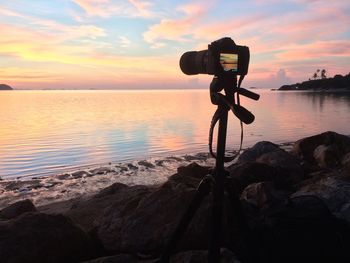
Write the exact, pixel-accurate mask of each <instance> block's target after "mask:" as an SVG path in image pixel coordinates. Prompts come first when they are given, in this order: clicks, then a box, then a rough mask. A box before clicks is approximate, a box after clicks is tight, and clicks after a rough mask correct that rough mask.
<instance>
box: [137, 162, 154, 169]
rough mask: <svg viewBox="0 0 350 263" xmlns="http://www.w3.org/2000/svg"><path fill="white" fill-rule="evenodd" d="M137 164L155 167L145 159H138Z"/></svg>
mask: <svg viewBox="0 0 350 263" xmlns="http://www.w3.org/2000/svg"><path fill="white" fill-rule="evenodd" d="M138 164H139V165H142V166H145V167H147V168H154V167H155V166H154V164H153V163H150V162H147V161H139V162H138Z"/></svg>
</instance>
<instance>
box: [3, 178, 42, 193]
mask: <svg viewBox="0 0 350 263" xmlns="http://www.w3.org/2000/svg"><path fill="white" fill-rule="evenodd" d="M41 187H43V184H41V182H40V180H28V181H12V182H10V183H7V184H6V186H5V189H6V190H10V191H16V190H17V191H20V190H22V189H27V190H32V189H38V188H41Z"/></svg>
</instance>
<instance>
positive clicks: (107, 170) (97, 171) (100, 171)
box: [82, 167, 113, 176]
mask: <svg viewBox="0 0 350 263" xmlns="http://www.w3.org/2000/svg"><path fill="white" fill-rule="evenodd" d="M82 172H83V173H84V171H82ZM110 172H113V170H111V169H110V168H108V167H100V168H95V169H92V170H90V171H89V173H90V174H91V175H89V176H93V175H102V174H106V173H110Z"/></svg>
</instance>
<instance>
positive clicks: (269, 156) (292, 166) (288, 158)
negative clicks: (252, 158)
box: [256, 149, 304, 184]
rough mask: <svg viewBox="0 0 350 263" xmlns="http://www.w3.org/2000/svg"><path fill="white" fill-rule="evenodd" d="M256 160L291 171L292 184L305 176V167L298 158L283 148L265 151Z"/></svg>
mask: <svg viewBox="0 0 350 263" xmlns="http://www.w3.org/2000/svg"><path fill="white" fill-rule="evenodd" d="M256 161H257V162H259V163H265V164H268V165H270V166H272V167H275V168H278V169H279V170H280V171H282V170H284V172H285V173H289V176H288V177H289V182H290V183H291V184H295V183H298V182H300V181H301V180H302V179H303V178H304V174H303V173H304V171H303V168H302V166H301V165H300V163H299V161H298V160H297V158H296V157H295V156H293V155H291V154H289V153H287V152H286V151H284V150H282V149H279V150H276V151H271V152H267V153H264V154H262V155H260V156H259V157H258V158H257V159H256Z"/></svg>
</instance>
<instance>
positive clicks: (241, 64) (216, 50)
mask: <svg viewBox="0 0 350 263" xmlns="http://www.w3.org/2000/svg"><path fill="white" fill-rule="evenodd" d="M249 58H250V53H249V48H248V47H246V46H239V45H236V44H235V42H234V41H233V40H232V39H231V38H229V37H224V38H221V39H219V40H216V41H214V42H212V43H211V44H209V45H208V49H207V50H201V51H189V52H186V53H184V54H183V55H182V56H181V59H180V68H181V70H182V72H183V73H185V74H187V75H196V74H209V75H216V76H220V75H247V73H248V66H249Z"/></svg>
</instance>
